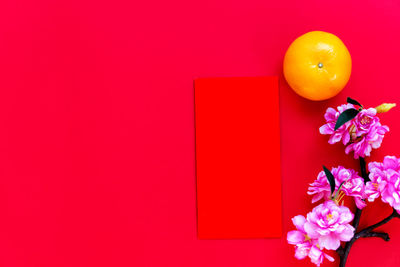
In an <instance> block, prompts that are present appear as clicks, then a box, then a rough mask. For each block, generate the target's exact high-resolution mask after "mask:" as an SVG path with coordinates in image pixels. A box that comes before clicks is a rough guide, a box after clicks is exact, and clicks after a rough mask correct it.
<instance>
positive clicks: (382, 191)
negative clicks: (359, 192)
mask: <svg viewBox="0 0 400 267" xmlns="http://www.w3.org/2000/svg"><path fill="white" fill-rule="evenodd" d="M368 169H369V171H370V174H369V178H370V179H371V181H370V182H367V184H366V187H365V194H366V195H367V197H368V200H369V201H374V200H375V199H376V198H378V197H379V196H381V200H382V201H383V202H385V203H388V204H389V205H390V206H392V207H393V208H394V209H396V210H397V211H400V159H398V158H396V157H394V156H386V157H385V158H384V160H383V162H382V163H378V162H371V163H370V164H369V165H368Z"/></svg>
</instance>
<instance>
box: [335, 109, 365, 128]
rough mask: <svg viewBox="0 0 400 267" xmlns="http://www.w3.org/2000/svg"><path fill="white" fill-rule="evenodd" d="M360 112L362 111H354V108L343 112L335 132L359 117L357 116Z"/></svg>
mask: <svg viewBox="0 0 400 267" xmlns="http://www.w3.org/2000/svg"><path fill="white" fill-rule="evenodd" d="M359 112H360V111H358V110H357V109H354V108H349V109H347V110H345V111H343V112H342V113H341V114H340V115H339V118H338V120H337V121H336V125H335V131H336V130H337V129H339V128H340V126H342V125H343V124H345V123H346V122H348V121H350V120H352V119H354V117H355V116H357V114H358V113H359Z"/></svg>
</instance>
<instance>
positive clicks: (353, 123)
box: [319, 104, 389, 159]
mask: <svg viewBox="0 0 400 267" xmlns="http://www.w3.org/2000/svg"><path fill="white" fill-rule="evenodd" d="M348 109H356V108H355V107H354V105H353V104H344V105H341V106H338V107H337V109H334V108H328V109H327V110H326V113H325V116H324V117H325V120H326V124H324V125H323V126H321V127H320V128H319V131H320V133H321V134H326V135H330V138H329V141H328V142H329V143H330V144H335V143H337V142H340V141H341V142H342V143H343V144H344V145H345V146H346V149H345V152H346V154H349V153H350V152H354V158H356V159H358V158H359V157H366V156H370V153H371V151H372V149H377V148H379V147H380V146H381V143H382V140H383V137H384V136H385V133H387V132H388V131H389V127H387V126H382V125H381V123H380V121H379V117H378V116H376V114H377V110H376V109H375V108H368V109H361V110H360V112H359V113H358V114H357V115H356V116H355V118H353V119H351V120H349V121H347V122H346V123H344V124H343V125H342V126H341V127H339V128H338V129H337V130H335V125H336V122H337V120H338V118H339V116H340V114H342V113H343V112H344V111H346V110H348Z"/></svg>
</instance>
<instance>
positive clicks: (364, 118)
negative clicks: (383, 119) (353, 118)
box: [360, 117, 371, 125]
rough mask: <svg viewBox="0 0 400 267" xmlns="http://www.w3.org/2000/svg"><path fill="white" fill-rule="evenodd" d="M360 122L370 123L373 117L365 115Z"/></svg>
mask: <svg viewBox="0 0 400 267" xmlns="http://www.w3.org/2000/svg"><path fill="white" fill-rule="evenodd" d="M360 122H361V124H363V125H365V124H368V123H370V122H371V119H370V118H369V117H363V118H362V119H361V121H360Z"/></svg>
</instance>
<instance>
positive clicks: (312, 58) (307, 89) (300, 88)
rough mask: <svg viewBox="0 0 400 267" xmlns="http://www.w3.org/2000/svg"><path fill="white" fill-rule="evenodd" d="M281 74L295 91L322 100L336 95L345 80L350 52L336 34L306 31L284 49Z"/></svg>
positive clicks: (348, 67) (348, 68)
mask: <svg viewBox="0 0 400 267" xmlns="http://www.w3.org/2000/svg"><path fill="white" fill-rule="evenodd" d="M283 74H284V76H285V79H286V81H287V82H288V84H289V85H290V87H291V88H292V89H293V90H294V91H295V92H296V93H297V94H299V95H301V96H303V97H305V98H307V99H310V100H325V99H328V98H331V97H334V96H335V95H337V94H338V93H339V92H340V91H341V90H342V89H343V87H344V86H345V85H346V84H347V82H348V81H349V78H350V74H351V56H350V53H349V50H347V48H346V46H345V45H344V43H343V42H342V41H341V40H340V39H339V38H338V37H337V36H335V35H333V34H331V33H327V32H322V31H313V32H308V33H306V34H304V35H302V36H300V37H298V38H297V39H296V40H294V42H293V43H292V44H291V45H290V47H289V48H288V50H287V51H286V54H285V59H284V61H283Z"/></svg>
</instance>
